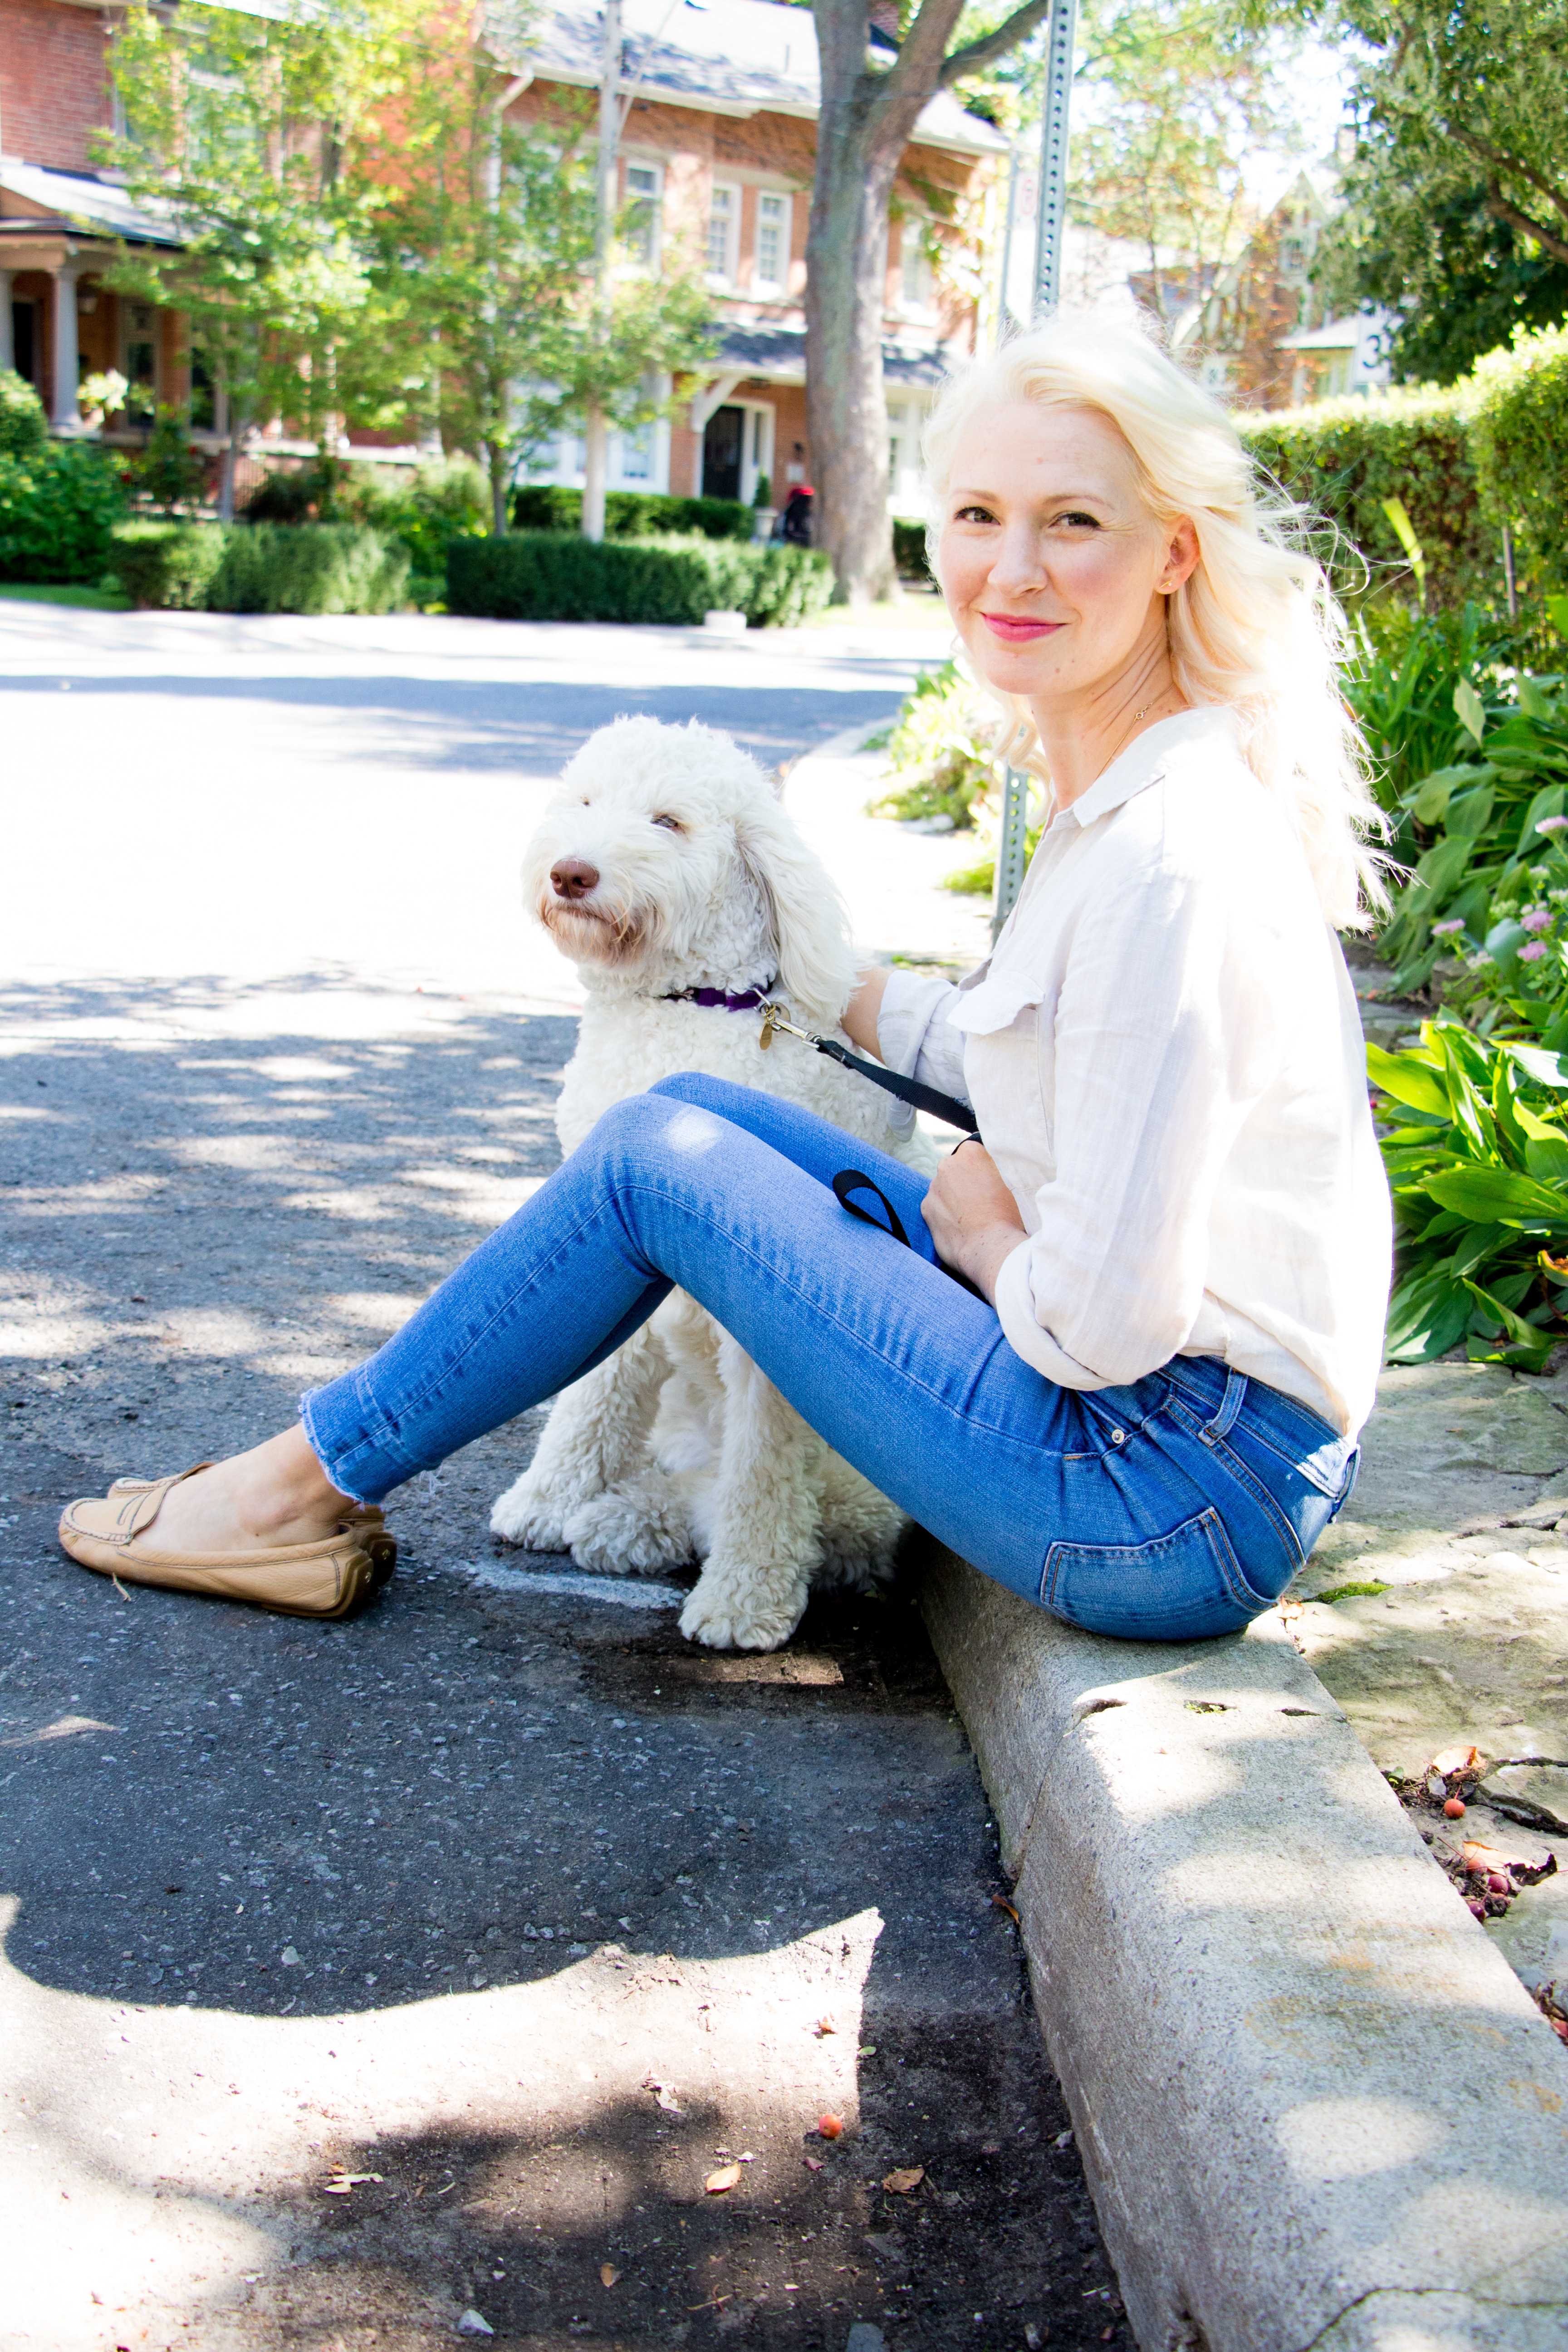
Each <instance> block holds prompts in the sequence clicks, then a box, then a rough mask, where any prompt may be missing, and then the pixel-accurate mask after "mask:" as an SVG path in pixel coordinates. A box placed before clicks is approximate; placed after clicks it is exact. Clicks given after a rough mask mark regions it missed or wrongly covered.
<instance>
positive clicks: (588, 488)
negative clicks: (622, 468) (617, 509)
mask: <svg viewBox="0 0 1568 2352" xmlns="http://www.w3.org/2000/svg"><path fill="white" fill-rule="evenodd" d="M609 460H610V436H609V428H608V427H607V425H605V412H604V410H603V409H602V408H601V407H600V405H599V404H598V402H597V401H596V400H590V401H589V403H588V407H587V413H586V415H584V419H583V536H584V539H603V538H604V536H605V477H606V476H607V474H608V472H609Z"/></svg>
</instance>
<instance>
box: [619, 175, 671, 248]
mask: <svg viewBox="0 0 1568 2352" xmlns="http://www.w3.org/2000/svg"><path fill="white" fill-rule="evenodd" d="M634 172H646V173H648V175H649V177H650V178H651V179H652V182H653V186H652V188H651V189H649V190H647V191H646V192H645V191H644V190H642V189H634V187H633V186H632V173H634ZM638 202H646V203H647V206H648V216H649V224H650V232H651V233H650V235H649V237H648V251H647V254H640V253H637V252H636V251H635V250H634V248H633V247H631V245H630V244H628V245H627V247H626V256H627V258H628V260H629V261H630V263H631V266H632V268H634V269H640V270H645V271H646V272H647V275H648V277H650V278H657V277H658V274H659V264H660V259H661V256H662V252H663V247H664V165H663V163H661V162H660V161H659V159H658V156H656V155H628V156H627V157H626V194H625V195H624V197H623V198H622V210H623V211H624V210H625V209H626V206H627V205H632V204H636V203H638Z"/></svg>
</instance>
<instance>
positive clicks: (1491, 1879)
mask: <svg viewBox="0 0 1568 2352" xmlns="http://www.w3.org/2000/svg"><path fill="white" fill-rule="evenodd" d="M1487 1893H1488V1894H1489V1895H1511V1894H1512V1893H1513V1889H1512V1887H1511V1886H1510V1885H1509V1883H1508V1881H1507V1879H1506V1878H1505V1877H1504V1876H1503V1874H1502V1873H1501V1871H1500V1870H1489V1871H1488V1873H1487Z"/></svg>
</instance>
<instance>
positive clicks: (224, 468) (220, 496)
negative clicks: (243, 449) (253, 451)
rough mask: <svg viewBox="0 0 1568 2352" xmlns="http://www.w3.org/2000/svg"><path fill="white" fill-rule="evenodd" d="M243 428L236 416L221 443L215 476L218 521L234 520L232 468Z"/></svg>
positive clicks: (234, 465)
mask: <svg viewBox="0 0 1568 2352" xmlns="http://www.w3.org/2000/svg"><path fill="white" fill-rule="evenodd" d="M244 429H245V428H244V425H243V422H242V421H241V420H240V419H239V418H236V420H235V422H234V424H233V425H231V426H230V427H229V436H228V439H227V440H226V442H225V443H224V445H223V461H222V463H221V465H220V466H219V467H218V478H217V519H218V520H219V522H232V521H233V520H234V469H235V467H236V465H237V462H238V458H239V443H240V436H241V434H242V433H243V431H244Z"/></svg>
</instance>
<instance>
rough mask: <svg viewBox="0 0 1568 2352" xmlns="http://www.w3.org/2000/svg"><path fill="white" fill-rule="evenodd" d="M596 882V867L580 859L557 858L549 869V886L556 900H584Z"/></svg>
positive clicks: (595, 885)
mask: <svg viewBox="0 0 1568 2352" xmlns="http://www.w3.org/2000/svg"><path fill="white" fill-rule="evenodd" d="M598 880H599V869H598V867H597V866H590V865H589V864H588V862H587V860H586V859H585V858H582V857H558V858H557V859H556V861H555V863H554V865H553V866H552V867H551V869H550V881H551V886H552V888H553V890H554V892H555V895H556V897H557V898H586V897H587V895H588V893H589V891H590V890H592V889H595V888H596V887H597V885H598Z"/></svg>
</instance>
